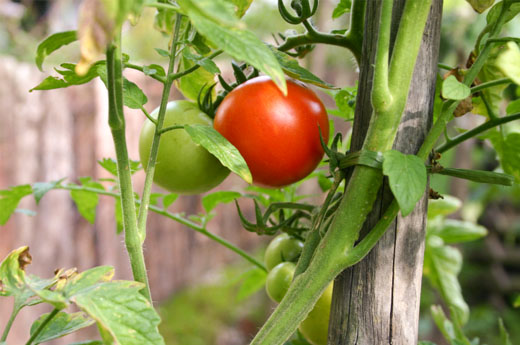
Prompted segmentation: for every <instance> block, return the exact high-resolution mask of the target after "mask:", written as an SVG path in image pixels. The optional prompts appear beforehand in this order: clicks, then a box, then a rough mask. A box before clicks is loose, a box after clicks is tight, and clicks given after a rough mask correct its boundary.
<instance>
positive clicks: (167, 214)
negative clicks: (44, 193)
mask: <svg viewBox="0 0 520 345" xmlns="http://www.w3.org/2000/svg"><path fill="white" fill-rule="evenodd" d="M56 189H63V190H81V191H85V192H91V193H96V194H99V195H106V196H111V197H113V198H120V197H121V195H120V194H119V193H116V192H110V191H106V190H104V189H98V188H93V187H85V186H78V185H73V184H69V185H57V186H56ZM135 203H136V205H140V204H141V200H135ZM148 209H149V210H150V211H152V212H154V213H157V214H160V215H162V216H164V217H167V218H170V219H171V220H174V221H176V222H177V223H180V224H182V225H185V226H187V227H188V228H190V229H192V230H195V231H196V232H198V233H201V234H202V235H204V236H206V237H208V238H210V239H212V240H214V241H216V242H218V243H220V244H222V245H223V246H225V247H226V248H228V249H230V250H231V251H233V252H235V253H237V254H238V255H240V256H241V257H243V258H244V259H245V260H247V261H249V262H251V263H252V264H253V265H255V266H257V267H258V268H260V269H262V270H265V266H264V265H263V264H262V263H260V262H259V261H258V260H256V259H255V258H253V257H252V256H250V255H249V254H247V253H246V252H245V251H243V250H242V249H240V248H238V247H237V246H235V245H234V244H232V243H231V242H229V241H227V240H226V239H224V238H222V237H220V236H218V235H215V234H213V233H211V232H209V231H208V230H206V228H205V227H203V226H201V225H199V224H197V223H194V222H192V221H191V220H189V219H186V218H184V217H182V216H180V215H178V214H175V213H171V212H168V211H167V210H165V209H163V208H160V207H157V206H155V205H150V206H149V208H148Z"/></svg>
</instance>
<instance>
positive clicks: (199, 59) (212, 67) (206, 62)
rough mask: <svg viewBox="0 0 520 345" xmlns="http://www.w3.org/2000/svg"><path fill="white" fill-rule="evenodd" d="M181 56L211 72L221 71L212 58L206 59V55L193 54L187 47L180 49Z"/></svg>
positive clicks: (217, 72)
mask: <svg viewBox="0 0 520 345" xmlns="http://www.w3.org/2000/svg"><path fill="white" fill-rule="evenodd" d="M182 56H184V57H185V58H186V59H188V60H190V61H191V62H194V63H195V64H196V65H199V66H200V67H202V68H204V69H205V70H206V71H208V72H209V73H211V74H219V73H221V72H220V69H219V68H218V66H217V65H216V64H215V63H214V62H213V60H211V59H208V58H207V57H204V56H201V55H195V54H193V53H192V52H191V51H190V49H188V48H184V50H183V51H182Z"/></svg>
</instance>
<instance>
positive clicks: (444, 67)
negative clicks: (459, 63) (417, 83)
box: [437, 62, 454, 71]
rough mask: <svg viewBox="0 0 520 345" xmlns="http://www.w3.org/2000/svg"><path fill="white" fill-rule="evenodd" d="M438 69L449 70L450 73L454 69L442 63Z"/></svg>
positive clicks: (438, 64)
mask: <svg viewBox="0 0 520 345" xmlns="http://www.w3.org/2000/svg"><path fill="white" fill-rule="evenodd" d="M437 67H439V68H442V69H445V70H448V71H451V70H452V69H454V68H453V67H451V66H450V65H447V64H445V63H442V62H439V63H437Z"/></svg>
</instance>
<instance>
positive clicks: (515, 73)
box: [496, 42, 520, 85]
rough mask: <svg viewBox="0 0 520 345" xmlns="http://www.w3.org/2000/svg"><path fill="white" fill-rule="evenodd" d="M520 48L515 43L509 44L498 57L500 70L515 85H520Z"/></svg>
mask: <svg viewBox="0 0 520 345" xmlns="http://www.w3.org/2000/svg"><path fill="white" fill-rule="evenodd" d="M518 61H520V48H518V45H517V44H516V43H515V42H508V43H507V44H506V47H505V49H504V50H502V52H501V53H500V55H499V56H498V57H497V60H496V64H497V65H498V68H500V70H501V71H502V73H504V75H505V76H507V77H508V78H509V79H511V80H512V81H513V82H514V83H515V84H517V85H520V64H519V63H518Z"/></svg>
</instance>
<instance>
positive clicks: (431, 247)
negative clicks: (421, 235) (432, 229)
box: [424, 235, 469, 325]
mask: <svg viewBox="0 0 520 345" xmlns="http://www.w3.org/2000/svg"><path fill="white" fill-rule="evenodd" d="M461 268H462V255H461V254H460V252H459V251H458V250H457V249H455V248H453V247H450V246H445V245H444V243H443V241H442V239H441V238H439V237H437V236H435V235H430V236H429V237H428V240H427V241H426V249H425V253H424V275H425V276H426V277H428V279H429V280H430V281H431V283H432V285H433V286H435V287H436V288H437V289H438V290H439V292H440V294H441V296H442V299H443V300H444V301H445V302H446V304H447V305H448V306H450V307H452V308H453V310H454V315H453V317H456V318H457V321H458V324H461V325H463V324H465V323H466V322H467V321H468V318H469V307H468V305H467V304H466V302H465V301H464V297H463V296H462V290H461V287H460V284H459V281H458V280H457V275H458V274H459V272H460V270H461Z"/></svg>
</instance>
